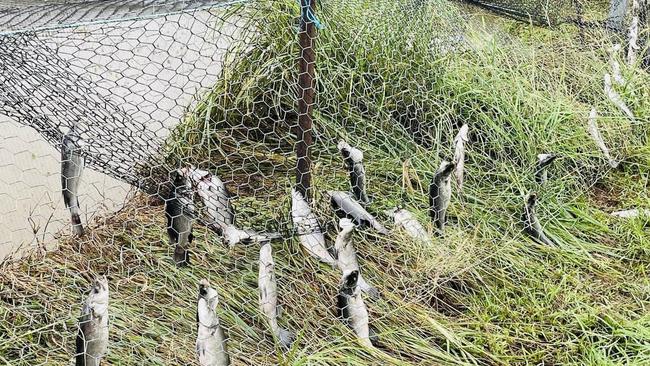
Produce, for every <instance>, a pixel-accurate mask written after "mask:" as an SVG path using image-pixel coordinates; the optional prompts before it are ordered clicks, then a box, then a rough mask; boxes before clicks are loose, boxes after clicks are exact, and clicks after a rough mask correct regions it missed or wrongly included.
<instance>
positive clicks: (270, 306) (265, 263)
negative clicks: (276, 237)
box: [258, 241, 295, 349]
mask: <svg viewBox="0 0 650 366" xmlns="http://www.w3.org/2000/svg"><path fill="white" fill-rule="evenodd" d="M274 267H275V262H274V261H273V253H272V250H271V243H270V242H268V241H267V242H265V243H263V244H262V247H261V248H260V261H259V277H258V288H259V300H260V310H261V311H262V313H263V314H264V315H265V316H266V318H267V320H268V322H269V326H270V327H271V331H272V332H273V335H274V337H276V339H278V340H279V341H280V344H282V346H283V347H284V348H287V349H288V348H290V347H291V344H292V343H293V341H294V339H295V336H294V335H293V333H291V332H289V331H288V330H286V329H284V328H282V327H280V325H278V318H279V317H280V315H281V314H280V308H279V306H278V285H277V283H276V281H275V270H274Z"/></svg>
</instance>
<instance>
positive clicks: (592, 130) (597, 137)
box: [587, 108, 619, 169]
mask: <svg viewBox="0 0 650 366" xmlns="http://www.w3.org/2000/svg"><path fill="white" fill-rule="evenodd" d="M597 118H598V112H596V108H592V109H591V112H589V118H588V119H587V121H588V123H587V130H588V131H589V134H590V135H591V138H592V139H593V140H594V142H595V143H596V146H598V148H599V149H600V151H602V152H603V155H604V156H605V159H607V162H608V163H609V166H611V167H612V168H614V169H616V168H617V167H618V164H619V162H618V161H616V160H614V158H612V156H611V155H610V153H609V149H608V148H607V145H605V141H604V140H603V136H602V135H601V134H600V130H599V129H598V124H597V123H596V119H597Z"/></svg>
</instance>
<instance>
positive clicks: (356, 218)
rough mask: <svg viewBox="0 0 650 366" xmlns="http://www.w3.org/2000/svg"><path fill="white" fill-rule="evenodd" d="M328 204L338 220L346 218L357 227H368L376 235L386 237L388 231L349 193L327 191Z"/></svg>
mask: <svg viewBox="0 0 650 366" xmlns="http://www.w3.org/2000/svg"><path fill="white" fill-rule="evenodd" d="M327 194H328V195H329V196H330V203H331V204H332V208H333V209H334V212H335V213H336V215H337V216H338V217H339V218H343V217H347V218H349V219H351V220H352V221H353V222H354V223H355V224H356V225H357V226H359V227H367V226H370V227H372V228H373V229H375V230H376V231H377V232H378V233H380V234H383V235H388V234H389V231H388V230H387V229H386V228H385V227H384V226H383V225H382V224H381V223H380V222H379V221H377V219H376V218H375V217H374V216H372V215H371V214H370V213H368V211H366V209H365V208H363V207H362V206H361V205H360V204H359V202H357V201H356V200H355V199H354V198H353V197H352V196H351V195H350V194H349V193H347V192H342V191H328V192H327Z"/></svg>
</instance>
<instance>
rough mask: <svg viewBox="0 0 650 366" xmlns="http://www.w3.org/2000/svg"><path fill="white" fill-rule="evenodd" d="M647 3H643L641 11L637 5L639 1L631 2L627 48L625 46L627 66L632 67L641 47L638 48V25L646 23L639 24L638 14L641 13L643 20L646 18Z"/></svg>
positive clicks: (633, 0)
mask: <svg viewBox="0 0 650 366" xmlns="http://www.w3.org/2000/svg"><path fill="white" fill-rule="evenodd" d="M647 6H648V4H647V2H646V1H643V8H644V9H643V10H641V5H640V3H639V0H632V11H631V13H632V19H631V21H630V28H629V32H628V37H627V39H628V46H627V64H628V65H634V63H635V62H636V59H637V53H638V52H639V50H640V49H641V46H639V29H640V27H639V24H640V23H641V24H643V23H646V25H647V21H643V22H640V21H639V20H640V19H639V14H640V13H643V14H644V18H647V15H645V14H647Z"/></svg>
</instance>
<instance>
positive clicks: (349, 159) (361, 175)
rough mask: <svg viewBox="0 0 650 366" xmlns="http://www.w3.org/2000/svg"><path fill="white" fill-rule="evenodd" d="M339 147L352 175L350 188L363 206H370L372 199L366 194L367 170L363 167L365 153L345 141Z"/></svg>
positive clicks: (340, 142)
mask: <svg viewBox="0 0 650 366" xmlns="http://www.w3.org/2000/svg"><path fill="white" fill-rule="evenodd" d="M337 147H338V149H339V151H340V152H341V155H342V156H343V162H344V163H345V167H346V168H347V169H348V173H349V174H350V186H351V187H352V193H354V198H356V200H357V201H359V202H360V203H361V204H363V205H367V204H369V203H370V199H368V195H367V194H366V169H365V168H364V167H363V151H361V150H359V149H357V148H354V147H352V146H350V144H348V143H347V142H345V141H343V140H341V141H339V143H338V145H337Z"/></svg>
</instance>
